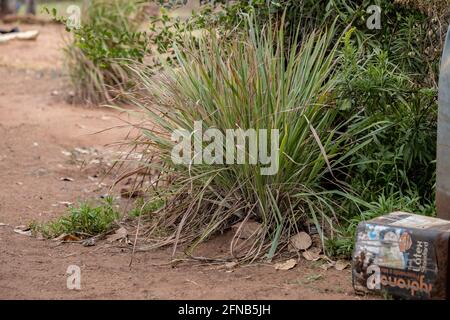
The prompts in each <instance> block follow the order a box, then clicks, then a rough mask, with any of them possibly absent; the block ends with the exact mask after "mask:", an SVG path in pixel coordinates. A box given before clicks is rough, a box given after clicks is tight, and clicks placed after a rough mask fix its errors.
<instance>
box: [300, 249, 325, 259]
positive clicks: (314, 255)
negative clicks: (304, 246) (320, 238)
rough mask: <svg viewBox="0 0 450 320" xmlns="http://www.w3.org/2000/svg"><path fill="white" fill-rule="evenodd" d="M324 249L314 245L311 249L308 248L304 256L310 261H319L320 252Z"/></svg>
mask: <svg viewBox="0 0 450 320" xmlns="http://www.w3.org/2000/svg"><path fill="white" fill-rule="evenodd" d="M321 251H322V250H321V249H320V248H316V247H313V248H311V249H309V250H306V251H304V252H303V253H302V256H303V258H305V259H306V260H308V261H317V260H319V259H320V252H321Z"/></svg>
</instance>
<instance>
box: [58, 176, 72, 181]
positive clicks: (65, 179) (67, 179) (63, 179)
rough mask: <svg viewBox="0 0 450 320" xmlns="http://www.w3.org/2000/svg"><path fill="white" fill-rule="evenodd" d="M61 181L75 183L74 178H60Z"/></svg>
mask: <svg viewBox="0 0 450 320" xmlns="http://www.w3.org/2000/svg"><path fill="white" fill-rule="evenodd" d="M60 180H61V181H73V178H70V177H62V178H60Z"/></svg>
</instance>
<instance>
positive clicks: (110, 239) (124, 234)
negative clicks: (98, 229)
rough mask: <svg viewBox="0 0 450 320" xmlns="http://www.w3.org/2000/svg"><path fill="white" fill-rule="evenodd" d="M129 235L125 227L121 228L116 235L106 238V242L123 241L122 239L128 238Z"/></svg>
mask: <svg viewBox="0 0 450 320" xmlns="http://www.w3.org/2000/svg"><path fill="white" fill-rule="evenodd" d="M127 235H128V231H127V229H125V228H124V227H121V228H119V229H117V230H116V232H115V233H114V234H112V235H109V236H108V237H107V238H106V240H107V241H108V242H114V241H118V240H121V239H124V238H126V237H127Z"/></svg>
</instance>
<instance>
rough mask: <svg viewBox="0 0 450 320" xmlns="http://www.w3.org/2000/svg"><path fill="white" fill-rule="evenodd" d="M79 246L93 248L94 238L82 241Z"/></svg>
mask: <svg viewBox="0 0 450 320" xmlns="http://www.w3.org/2000/svg"><path fill="white" fill-rule="evenodd" d="M81 244H82V245H83V246H84V247H92V246H95V238H89V239H86V240H84V241H83V242H82V243H81Z"/></svg>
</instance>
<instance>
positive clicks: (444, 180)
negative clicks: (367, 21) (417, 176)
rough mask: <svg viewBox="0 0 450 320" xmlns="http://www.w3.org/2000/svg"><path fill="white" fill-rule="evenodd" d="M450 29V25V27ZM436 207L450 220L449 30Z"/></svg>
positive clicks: (441, 97)
mask: <svg viewBox="0 0 450 320" xmlns="http://www.w3.org/2000/svg"><path fill="white" fill-rule="evenodd" d="M449 30H450V27H449ZM436 180H437V181H436V187H437V189H436V209H437V215H438V217H439V218H442V219H447V220H450V32H449V31H447V37H446V39H445V46H444V52H443V54H442V59H441V70H440V75H439V112H438V141H437V172H436Z"/></svg>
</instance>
